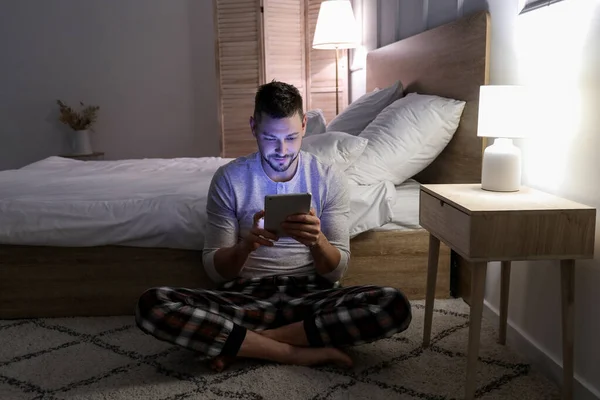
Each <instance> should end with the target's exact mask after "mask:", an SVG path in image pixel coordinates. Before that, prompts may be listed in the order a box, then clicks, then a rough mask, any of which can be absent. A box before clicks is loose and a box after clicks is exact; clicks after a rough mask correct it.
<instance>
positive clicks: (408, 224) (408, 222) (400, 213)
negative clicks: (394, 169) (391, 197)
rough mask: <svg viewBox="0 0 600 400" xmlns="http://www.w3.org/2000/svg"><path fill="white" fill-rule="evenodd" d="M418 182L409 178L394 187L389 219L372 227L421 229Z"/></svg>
mask: <svg viewBox="0 0 600 400" xmlns="http://www.w3.org/2000/svg"><path fill="white" fill-rule="evenodd" d="M419 190H420V184H419V182H417V181H415V180H413V179H409V180H407V181H406V182H403V183H402V184H401V185H398V186H396V187H395V192H396V193H395V203H394V204H393V205H392V214H393V215H392V218H391V221H390V222H388V223H386V224H382V225H381V226H379V227H377V228H374V229H373V230H378V231H389V230H411V229H421V226H420V225H419Z"/></svg>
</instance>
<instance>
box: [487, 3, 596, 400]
mask: <svg viewBox="0 0 600 400" xmlns="http://www.w3.org/2000/svg"><path fill="white" fill-rule="evenodd" d="M518 3H519V2H518V0H490V1H489V5H490V13H491V16H492V49H491V50H492V54H491V61H492V64H491V67H492V69H491V71H490V72H491V77H490V78H491V83H492V84H526V85H528V86H532V87H536V89H537V90H540V91H541V90H543V91H545V92H546V95H545V98H546V100H548V102H547V103H545V104H544V108H545V109H546V110H547V111H546V113H545V116H546V121H540V125H542V124H543V125H544V127H543V128H542V127H540V131H539V132H534V134H536V135H538V136H537V137H534V138H532V139H529V140H526V141H522V143H521V147H522V149H523V163H524V168H523V174H524V184H526V185H528V186H531V187H534V188H537V189H541V190H545V191H548V192H551V193H554V194H557V195H559V196H564V197H567V198H569V199H572V200H575V201H580V202H583V203H585V204H588V205H591V206H594V207H597V208H600V192H599V191H598V188H597V187H596V185H597V182H598V181H600V158H599V157H598V149H600V114H599V113H598V110H599V109H600V1H596V0H568V1H564V2H562V3H557V4H555V5H553V6H552V7H549V8H546V9H543V10H539V11H535V12H531V13H528V14H525V15H523V16H520V17H517V13H518ZM532 41H533V42H535V43H536V46H535V47H531V46H530V44H531V43H532ZM597 226H600V222H597ZM595 252H596V259H595V260H593V261H581V262H577V264H576V267H577V269H576V282H575V291H576V294H575V373H576V375H577V377H578V379H579V381H580V382H581V383H582V384H583V385H585V386H587V389H588V390H590V391H591V392H592V393H594V394H595V395H596V396H597V397H600V346H598V338H600V318H599V317H600V314H599V312H598V304H600V290H598V288H600V234H599V231H598V229H597V230H596V248H595ZM499 283H500V269H499V265H498V263H492V264H490V266H489V268H488V278H487V287H486V301H487V302H488V304H489V305H490V306H491V307H492V308H495V309H497V308H498V306H499V296H500V285H499ZM560 317H561V309H560V270H559V267H558V263H556V262H520V263H514V265H513V268H512V277H511V288H510V306H509V322H510V323H511V324H512V325H513V326H514V327H515V328H516V329H517V330H518V331H520V332H521V333H522V334H523V335H525V336H526V337H527V338H528V339H529V340H530V341H531V342H532V343H533V345H535V346H537V347H538V348H539V349H541V350H542V351H543V352H544V353H546V354H547V355H548V356H549V357H550V358H552V359H553V360H554V361H555V362H556V363H558V364H561V362H562V361H561V360H562V352H561V344H562V342H561V330H560V326H561V319H560ZM556 372H557V371H554V373H556ZM579 389H581V388H579ZM575 398H578V399H579V398H584V393H583V392H582V391H578V392H577V395H576V396H575Z"/></svg>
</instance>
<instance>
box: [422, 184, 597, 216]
mask: <svg viewBox="0 0 600 400" xmlns="http://www.w3.org/2000/svg"><path fill="white" fill-rule="evenodd" d="M421 189H422V190H424V191H425V192H427V193H429V194H430V195H432V196H435V197H437V198H439V199H440V200H445V201H446V202H448V203H450V204H452V205H453V206H454V207H456V208H458V209H460V210H462V211H464V212H466V213H468V214H470V213H472V212H480V211H527V210H535V211H543V210H594V207H589V206H586V205H584V204H580V203H576V202H574V201H571V200H567V199H563V198H561V197H558V196H554V195H551V194H548V193H545V192H541V191H539V190H535V189H532V188H529V187H526V186H522V187H521V190H519V191H518V192H492V191H488V190H483V189H481V184H479V183H476V184H432V185H421Z"/></svg>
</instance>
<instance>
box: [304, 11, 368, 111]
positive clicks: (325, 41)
mask: <svg viewBox="0 0 600 400" xmlns="http://www.w3.org/2000/svg"><path fill="white" fill-rule="evenodd" d="M359 43H360V30H359V29H358V24H357V23H356V18H354V13H353V12H352V5H351V4H350V0H326V1H324V2H322V3H321V8H319V16H318V17H317V26H316V27H315V36H314V37H313V48H314V49H321V50H335V115H337V114H338V113H339V110H340V106H339V79H338V72H339V70H338V63H339V55H338V49H352V48H355V47H358V45H359Z"/></svg>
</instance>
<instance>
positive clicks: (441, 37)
mask: <svg viewBox="0 0 600 400" xmlns="http://www.w3.org/2000/svg"><path fill="white" fill-rule="evenodd" d="M488 54H489V15H488V14H487V13H485V12H483V13H477V14H473V15H470V16H467V17H464V18H462V19H460V20H457V21H455V22H453V23H450V24H447V25H444V26H441V27H439V28H435V29H432V30H429V31H426V32H423V33H421V34H418V35H415V36H413V37H410V38H407V39H404V40H401V41H399V42H396V43H393V44H391V45H388V46H385V47H382V48H380V49H377V50H374V51H371V52H370V53H369V54H368V56H367V82H366V84H367V91H371V90H373V89H374V88H376V87H378V88H381V87H385V86H388V85H390V84H392V83H393V82H394V81H396V80H401V81H402V82H403V84H404V87H405V90H406V92H418V93H423V94H434V95H438V96H445V97H448V98H454V99H460V100H464V101H466V106H465V109H464V112H463V114H462V117H461V120H460V125H459V127H458V130H457V131H456V133H455V134H454V137H453V139H452V141H451V142H450V143H449V144H448V145H447V147H446V148H445V149H444V151H443V152H442V153H441V154H440V155H439V156H438V157H437V158H436V159H435V160H434V161H433V162H432V163H431V165H429V166H428V167H427V168H426V169H425V170H423V171H422V172H420V173H419V174H417V175H416V176H414V177H413V178H412V179H410V180H408V181H406V182H404V183H403V184H402V185H398V186H396V187H393V186H392V188H391V190H390V187H389V185H387V187H382V188H380V189H379V191H377V195H376V196H375V197H374V198H377V199H379V200H378V201H379V203H378V204H379V206H378V207H375V208H381V206H385V202H386V201H388V202H389V204H388V206H389V207H390V208H391V209H392V215H393V217H392V218H390V219H389V220H388V221H384V223H381V224H379V226H374V227H370V228H369V229H366V230H365V229H354V233H356V232H359V233H356V234H354V235H353V237H352V240H351V252H352V257H351V263H350V267H349V270H348V272H347V274H346V276H345V277H344V278H343V280H342V282H341V283H342V285H344V286H347V285H353V284H367V283H370V284H377V285H386V286H394V287H398V288H400V289H402V290H403V291H404V292H405V293H407V295H408V296H409V298H411V299H420V298H424V295H425V288H426V283H425V282H426V271H427V268H426V267H427V255H428V234H427V232H426V231H425V230H424V229H421V228H420V227H419V226H418V189H419V184H420V183H467V182H479V181H480V175H481V155H482V143H481V141H480V139H479V138H477V136H476V125H477V124H476V118H477V103H478V97H479V87H480V86H481V85H484V84H486V83H487V82H488ZM227 161H228V160H227V159H221V158H218V157H215V158H204V159H174V160H123V161H119V162H102V161H97V162H93V161H92V162H82V161H77V160H67V159H62V158H59V157H50V158H49V159H46V160H42V161H40V162H39V163H34V164H31V165H28V166H26V167H24V168H22V169H19V170H14V171H9V173H10V174H8V173H5V174H4V176H5V179H7V181H10V183H11V185H13V186H12V187H11V190H10V192H9V193H12V194H14V195H15V196H17V197H18V204H17V206H18V207H17V206H15V204H16V203H15V199H11V198H10V196H7V195H4V196H3V199H2V202H1V203H0V204H1V205H0V207H4V208H0V213H2V216H3V221H9V218H10V223H4V224H3V226H2V227H0V243H2V244H0V319H2V318H25V317H50V316H76V315H84V316H96V315H127V314H132V313H133V309H134V305H135V302H136V300H137V298H138V297H139V295H140V294H141V293H142V292H143V291H144V290H145V289H147V288H149V287H153V286H159V285H172V286H186V287H205V288H211V287H214V285H213V284H212V283H211V281H210V280H209V279H208V277H207V276H206V274H205V272H204V270H203V268H202V260H201V251H200V250H199V247H198V246H201V243H202V237H200V236H198V235H195V234H196V233H197V232H196V231H195V230H194V229H197V228H195V227H198V226H200V225H201V223H202V218H203V215H202V212H198V210H202V200H201V199H199V198H198V197H197V196H194V194H197V193H201V192H202V190H203V189H202V188H203V186H202V185H205V186H206V185H207V179H208V177H210V176H211V175H210V171H211V170H214V169H215V168H217V167H218V165H221V164H222V163H225V162H227ZM53 168H54V170H53ZM111 168H112V169H119V168H120V169H121V173H120V174H119V175H117V176H119V177H120V178H122V181H120V182H118V181H115V180H114V177H115V176H116V175H114V174H113V175H111V174H110V169H111ZM173 168H175V170H177V171H179V174H178V175H177V176H178V177H180V178H181V179H182V180H181V181H180V182H178V181H177V180H176V179H175V180H173V178H172V171H173ZM85 169H87V170H88V171H87V173H88V174H89V173H92V172H90V171H92V170H94V169H97V170H103V171H104V174H99V175H98V176H97V177H96V178H94V180H92V181H90V182H87V183H86V182H85V180H84V181H82V180H81V176H82V172H83V171H84V170H85ZM141 170H144V171H145V172H146V173H148V174H150V175H151V176H152V177H153V179H156V180H157V181H160V182H163V185H162V186H160V188H161V190H162V192H157V191H156V190H157V187H156V186H155V185H152V184H148V182H144V181H143V180H139V179H136V177H137V176H139V172H140V171H141ZM167 170H168V173H169V174H167V172H165V171H167ZM198 170H202V171H203V172H204V173H205V174H203V175H202V176H203V177H204V178H202V179H200V180H199V181H195V182H194V183H193V185H197V186H196V187H193V185H192V187H190V184H189V181H188V180H186V179H189V174H192V173H194V172H196V173H197V171H198ZM58 171H60V172H61V174H62V175H63V177H62V179H61V183H60V185H55V186H54V187H53V186H52V185H45V187H46V189H45V190H44V192H43V193H42V192H40V191H38V190H37V189H36V186H35V185H33V184H32V180H31V177H32V176H35V177H36V178H35V179H38V180H40V182H46V183H48V182H49V181H50V180H51V177H52V176H56V175H52V174H53V173H54V174H56V173H58ZM68 171H72V175H69V172H68ZM113 172H114V171H113ZM44 174H45V175H44ZM136 174H137V175H136ZM161 174H162V175H161ZM0 176H1V175H0ZM99 179H100V180H102V179H103V180H105V183H110V184H111V185H113V186H114V187H117V188H120V189H119V190H121V192H119V190H116V192H117V193H122V194H123V198H122V199H120V200H122V201H121V202H120V203H119V204H120V205H119V207H112V208H111V207H110V205H109V204H108V203H110V202H111V201H114V194H115V191H111V193H110V198H106V199H103V197H102V196H104V195H106V193H105V192H103V191H102V188H103V187H104V186H102V185H100V186H95V183H97V182H99ZM0 184H1V183H0ZM164 185H167V186H168V185H171V187H170V190H167V191H165V190H164V188H165V186H164ZM94 188H95V189H94ZM1 190H2V187H0V193H1ZM94 190H96V192H94ZM4 193H7V191H6V190H5V192H4ZM132 193H135V196H131V194H132ZM165 193H169V194H165ZM357 193H358V192H357ZM355 195H356V196H358V198H360V196H361V194H360V193H358V194H356V193H355ZM61 196H65V203H64V204H62V206H61V207H54V208H52V207H50V206H48V207H47V208H45V205H44V204H45V202H46V201H47V202H48V203H47V204H49V203H50V202H55V203H56V202H57V201H59V200H60V199H61ZM70 196H71V197H70ZM72 196H80V197H79V198H80V200H81V201H79V202H78V204H77V205H74V204H72V203H70V202H69V199H71V198H72ZM86 196H91V197H92V198H93V199H94V200H96V201H95V202H91V201H90V202H86V201H85V198H86ZM169 196H177V201H173V198H169ZM390 199H393V200H392V201H390ZM398 199H400V201H398ZM99 200H100V201H99ZM363 203H364V204H367V203H368V202H363ZM410 204H412V206H410ZM415 204H417V206H416V208H415V206H414V205H415ZM11 207H13V208H12V209H11ZM394 207H398V208H396V210H395V211H396V212H393V211H394ZM411 207H412V209H411V210H408V209H410V208H411ZM367 208H368V207H367ZM28 210H29V212H27V211H28ZM124 210H125V211H124ZM407 210H408V211H407ZM157 211H160V212H157ZM402 211H405V213H403V212H402ZM149 214H150V215H152V216H153V218H154V217H156V219H157V220H156V221H153V218H148V215H149ZM61 215H62V216H63V217H62V218H61V217H60V216H61ZM107 215H108V216H109V217H110V218H109V221H110V223H108V222H107V219H106V218H105V216H107ZM103 216H104V217H103ZM174 216H175V217H174ZM67 217H68V218H67ZM86 218H87V221H88V222H87V224H86V223H84V222H85V221H86ZM89 218H92V219H94V218H95V219H94V221H95V222H94V224H89ZM57 221H58V222H57ZM60 221H63V222H64V223H65V224H66V223H67V222H68V224H67V225H68V226H65V225H63V226H60V228H61V229H56V224H57V223H60ZM360 223H361V221H355V222H354V223H353V227H354V228H356V227H357V226H358V225H360ZM166 224H172V225H171V226H170V229H167V230H165V229H164V227H165V225H166ZM132 226H135V227H137V228H136V229H137V231H139V232H144V234H143V235H139V237H131V235H130V236H127V234H126V233H127V232H131V231H132V229H131V227H132ZM15 227H20V228H18V229H17V228H15ZM24 227H29V228H30V229H29V230H28V229H25V228H24ZM2 229H4V231H2ZM3 232H4V236H2V233H3ZM19 232H20V233H19ZM196 236H198V237H196ZM2 238H4V239H3V240H2ZM200 248H201V247H200ZM450 259H451V254H450V250H449V249H448V248H447V247H445V246H442V247H441V249H440V258H439V263H440V264H439V269H438V270H439V278H438V281H437V287H436V296H437V297H448V296H449V291H450Z"/></svg>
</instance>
